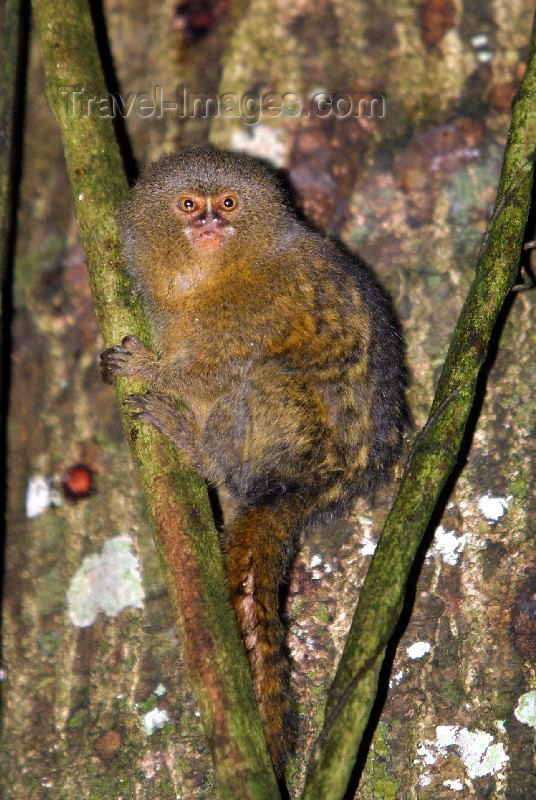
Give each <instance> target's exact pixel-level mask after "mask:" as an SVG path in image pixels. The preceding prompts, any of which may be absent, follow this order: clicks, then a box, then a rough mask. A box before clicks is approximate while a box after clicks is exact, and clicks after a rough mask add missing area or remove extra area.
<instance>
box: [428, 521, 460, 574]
mask: <svg viewBox="0 0 536 800" xmlns="http://www.w3.org/2000/svg"><path fill="white" fill-rule="evenodd" d="M468 539H469V535H468V534H463V535H462V536H456V533H455V531H447V530H445V528H444V527H443V525H438V527H437V528H436V530H435V533H434V541H433V545H432V552H435V553H437V554H438V555H440V556H441V558H442V559H443V561H444V562H445V564H450V565H451V566H454V565H455V564H457V563H458V561H459V559H460V555H461V554H462V552H463V549H464V547H465V545H466V544H467V541H468Z"/></svg>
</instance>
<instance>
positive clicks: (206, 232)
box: [188, 222, 234, 250]
mask: <svg viewBox="0 0 536 800" xmlns="http://www.w3.org/2000/svg"><path fill="white" fill-rule="evenodd" d="M233 233H234V228H233V227H231V226H225V227H222V225H221V223H218V222H213V223H209V224H208V225H203V227H202V228H197V227H195V228H191V229H190V231H189V236H188V238H189V239H190V243H191V244H192V245H193V247H195V248H197V249H199V250H217V249H218V248H219V247H221V246H222V245H223V244H224V243H225V241H226V240H227V239H228V238H229V236H231V234H233Z"/></svg>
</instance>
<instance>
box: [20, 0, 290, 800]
mask: <svg viewBox="0 0 536 800" xmlns="http://www.w3.org/2000/svg"><path fill="white" fill-rule="evenodd" d="M33 8H34V15H35V21H36V24H37V28H38V31H39V35H40V40H41V46H42V53H43V59H44V64H45V70H46V77H47V91H48V97H49V102H50V105H51V107H52V110H53V112H54V115H55V117H56V120H57V122H58V125H59V129H60V132H61V136H62V139H63V146H64V151H65V158H66V161H67V168H68V172H69V178H70V181H71V187H72V193H73V198H74V206H75V214H76V218H77V221H78V226H79V231H80V238H81V240H82V244H83V246H84V250H85V254H86V260H87V265H88V270H89V275H90V280H91V286H92V289H93V294H94V298H95V305H96V309H97V315H98V318H99V323H100V327H101V331H102V334H103V337H104V341H105V343H106V344H107V345H110V344H112V343H115V342H118V341H120V340H121V338H122V337H123V336H124V335H125V334H127V333H132V334H135V335H137V336H139V337H140V338H141V339H142V340H143V341H145V342H150V331H149V328H148V324H147V320H146V318H145V315H144V312H143V309H142V308H141V306H140V304H139V303H138V302H137V300H136V299H135V297H134V295H133V293H132V291H131V287H130V284H129V282H128V280H127V278H126V275H125V272H124V269H123V259H122V254H121V245H120V239H119V232H118V228H117V223H116V214H117V209H118V206H119V205H120V203H121V202H122V200H123V199H124V197H125V195H126V192H127V181H126V178H125V174H124V170H123V165H122V163H121V156H120V153H119V150H118V147H117V143H116V139H115V135H114V130H113V125H112V121H111V119H110V118H106V116H107V115H106V113H104V114H102V115H99V114H96V113H90V114H88V113H87V110H86V111H85V112H84V109H83V108H82V109H81V108H80V107H79V103H75V104H74V107H73V94H72V90H73V88H75V87H78V88H83V89H84V91H85V92H86V95H85V96H86V97H88V96H91V95H96V96H97V97H98V96H99V95H100V96H101V97H104V96H105V95H104V93H105V91H106V84H105V80H104V76H103V73H102V69H101V65H100V61H99V57H98V52H97V47H96V43H95V35H94V30H93V24H92V20H91V16H90V11H89V5H88V3H87V0H61V1H59V0H34V3H33ZM69 92H70V93H69ZM139 390H140V386H139V385H137V384H136V383H135V382H134V381H132V380H127V379H121V380H120V381H118V394H119V399H121V398H122V397H123V396H124V395H125V393H130V392H132V391H139ZM123 422H124V425H125V430H126V433H127V437H128V440H129V443H130V447H131V451H132V455H133V457H134V460H135V462H136V464H137V467H138V471H139V475H140V478H141V483H142V486H143V490H144V494H145V500H146V504H147V508H148V511H149V515H150V518H151V520H152V522H153V526H154V533H155V540H156V544H157V547H158V549H159V551H160V553H161V556H162V562H163V565H164V569H165V572H166V577H167V582H168V587H169V593H170V597H171V601H172V603H173V607H174V610H175V615H176V619H177V625H178V629H179V633H180V636H181V639H182V642H183V648H184V653H185V659H186V665H187V668H188V670H189V675H190V680H191V684H192V687H193V689H194V691H195V694H196V697H197V701H198V703H199V707H200V710H201V717H202V721H203V725H204V728H205V732H206V735H207V739H208V742H209V745H210V747H211V750H212V754H213V758H214V764H215V770H216V781H217V792H218V796H219V797H220V798H228V800H250V799H251V800H257V799H258V800H274V798H276V797H278V796H279V793H278V789H277V784H276V780H275V776H274V773H273V770H272V767H271V762H270V758H269V755H268V751H267V748H266V744H265V740H264V735H263V732H262V727H261V723H260V719H259V716H258V713H257V709H256V705H255V700H254V696H253V690H252V686H251V680H250V676H249V670H248V666H247V662H246V657H245V653H244V648H243V646H242V642H241V639H240V634H239V632H238V627H237V624H236V621H235V619H234V615H233V612H232V609H231V605H230V603H229V600H228V597H227V591H226V587H225V581H224V574H223V568H222V563H221V556H220V551H219V545H218V540H217V534H216V531H215V528H214V524H213V519H212V514H211V511H210V507H209V504H208V499H207V493H206V488H205V484H204V482H203V481H202V480H201V478H200V477H199V476H197V475H196V474H194V473H193V472H192V471H191V470H190V469H188V468H187V467H186V466H185V465H184V464H183V463H182V462H181V461H180V460H179V458H178V457H177V455H176V452H175V451H174V449H173V448H172V447H171V446H170V445H168V444H166V442H165V441H164V439H163V438H162V437H161V436H160V435H159V434H158V433H157V432H156V431H153V430H152V429H151V428H150V427H149V426H138V425H137V424H136V423H134V422H133V421H132V420H131V419H130V418H129V417H128V416H125V415H123Z"/></svg>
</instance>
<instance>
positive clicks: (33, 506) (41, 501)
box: [26, 475, 52, 518]
mask: <svg viewBox="0 0 536 800" xmlns="http://www.w3.org/2000/svg"><path fill="white" fill-rule="evenodd" d="M51 504H52V491H51V488H50V483H49V481H48V480H47V479H46V478H45V477H43V475H34V476H33V477H32V478H30V479H29V481H28V486H27V489H26V516H27V517H30V518H31V517H37V516H38V515H39V514H42V513H43V511H46V510H47V508H49V507H50V505H51Z"/></svg>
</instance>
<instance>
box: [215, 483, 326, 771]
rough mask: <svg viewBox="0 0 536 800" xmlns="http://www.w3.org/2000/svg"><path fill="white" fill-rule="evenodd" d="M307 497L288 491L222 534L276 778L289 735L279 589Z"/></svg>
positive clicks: (254, 509) (241, 515)
mask: <svg viewBox="0 0 536 800" xmlns="http://www.w3.org/2000/svg"><path fill="white" fill-rule="evenodd" d="M311 500H312V498H311V497H310V496H309V497H306V496H304V495H302V494H299V493H291V492H289V493H286V494H283V495H281V496H280V497H278V498H276V499H275V500H273V501H271V502H270V504H269V505H268V504H267V505H254V506H249V507H246V508H243V509H242V511H241V512H240V513H239V514H238V516H237V517H236V519H235V520H234V521H233V522H232V523H231V524H230V526H229V528H228V529H227V530H226V533H225V560H226V569H227V577H228V581H229V588H230V592H231V599H232V602H233V606H234V609H235V612H236V615H237V617H238V622H239V626H240V629H241V631H242V637H243V640H244V644H245V647H246V651H247V655H248V660H249V666H250V670H251V674H252V678H253V686H254V689H255V696H256V698H257V704H258V707H259V713H260V717H261V720H262V723H263V726H264V733H265V736H266V741H267V743H268V749H269V751H270V755H271V757H272V761H273V764H274V768H275V771H276V773H277V775H278V776H281V775H282V773H283V769H284V766H285V761H286V758H287V755H288V753H289V750H290V749H291V743H292V738H293V730H292V725H291V719H290V689H289V684H290V664H289V660H288V656H287V653H286V650H285V628H284V625H283V623H282V620H281V613H280V593H279V590H280V586H281V583H282V582H283V581H284V580H285V579H286V578H287V572H288V568H289V561H290V557H291V555H292V553H291V551H292V549H293V544H294V542H295V541H296V535H297V534H298V533H299V532H300V531H301V530H302V528H303V527H304V525H305V522H306V519H307V518H308V517H309V516H310V511H311ZM313 503H314V499H313Z"/></svg>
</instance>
